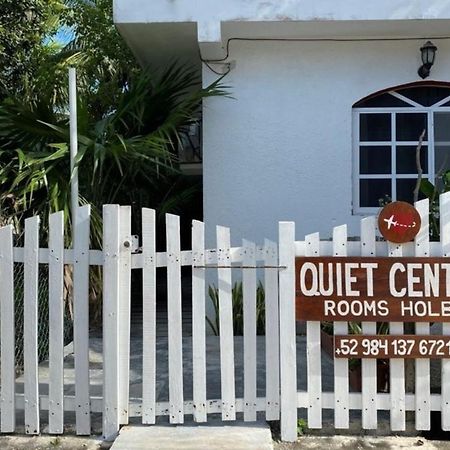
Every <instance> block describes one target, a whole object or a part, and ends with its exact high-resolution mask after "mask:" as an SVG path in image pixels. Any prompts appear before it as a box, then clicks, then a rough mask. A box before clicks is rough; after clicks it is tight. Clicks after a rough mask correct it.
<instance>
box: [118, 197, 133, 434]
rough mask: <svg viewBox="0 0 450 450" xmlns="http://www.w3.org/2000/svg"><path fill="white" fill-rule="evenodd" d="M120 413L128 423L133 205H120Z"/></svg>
mask: <svg viewBox="0 0 450 450" xmlns="http://www.w3.org/2000/svg"><path fill="white" fill-rule="evenodd" d="M119 259H120V269H119V270H120V297H119V414H120V424H121V425H123V424H127V423H128V398H129V394H130V322H131V206H121V207H120V256H119Z"/></svg>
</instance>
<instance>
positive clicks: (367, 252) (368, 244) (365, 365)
mask: <svg viewBox="0 0 450 450" xmlns="http://www.w3.org/2000/svg"><path fill="white" fill-rule="evenodd" d="M375 227H376V217H374V216H371V217H366V218H364V219H362V220H361V256H375V254H376V245H375ZM361 326H362V333H363V334H368V335H374V334H377V324H376V322H362V324H361ZM361 374H362V389H361V390H362V427H363V428H364V429H365V430H375V429H376V428H377V424H378V420H377V360H376V359H369V358H363V359H362V360H361Z"/></svg>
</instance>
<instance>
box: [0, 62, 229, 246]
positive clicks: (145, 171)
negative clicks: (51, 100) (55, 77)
mask: <svg viewBox="0 0 450 450" xmlns="http://www.w3.org/2000/svg"><path fill="white" fill-rule="evenodd" d="M196 86H198V76H197V72H196V71H195V70H194V69H185V68H183V67H182V66H180V65H177V64H173V65H171V66H170V67H168V68H167V69H165V70H164V71H162V72H160V73H158V74H155V73H152V72H149V71H144V72H141V73H138V74H136V75H135V76H133V78H131V79H130V81H129V83H128V84H127V85H126V86H124V88H123V90H122V93H121V95H120V98H119V99H118V103H117V106H116V108H115V109H113V110H111V111H105V112H104V114H103V115H102V116H101V117H100V118H92V117H91V116H90V114H89V108H88V105H86V104H85V103H84V102H83V99H82V98H81V101H80V105H79V117H78V123H79V154H78V160H77V165H78V169H79V179H80V196H81V198H80V201H81V202H82V203H83V202H89V203H91V204H92V205H93V215H94V217H99V211H100V208H101V205H102V204H104V203H114V202H121V203H127V204H134V203H136V197H138V198H139V199H140V201H139V204H140V206H144V205H146V206H159V207H160V208H162V209H166V208H164V206H163V205H155V203H154V201H153V202H150V199H151V198H153V199H164V201H165V202H166V203H170V202H171V201H172V202H173V198H171V197H170V196H169V197H167V195H166V194H167V191H168V190H169V191H170V186H172V185H173V184H174V180H175V179H176V178H177V177H179V171H178V167H177V145H178V143H179V142H180V140H181V135H182V134H183V133H184V132H185V130H187V128H188V127H189V125H190V124H192V123H193V122H194V121H196V120H198V118H199V109H200V106H201V102H202V99H203V98H205V97H208V96H213V95H226V87H225V86H223V85H221V83H220V80H219V81H217V82H215V83H213V84H212V85H210V86H208V87H207V88H199V87H196ZM68 136H69V130H68V114H67V111H66V110H63V109H61V108H57V107H55V106H53V105H49V104H48V103H45V102H44V103H40V102H39V103H37V104H36V106H33V107H30V105H29V104H23V103H20V102H19V101H13V100H11V99H8V100H6V101H4V102H3V104H1V105H0V192H1V194H0V202H1V203H0V204H1V206H2V211H3V215H5V213H6V215H8V217H10V219H14V220H15V221H16V224H17V225H19V224H21V223H22V220H23V218H25V217H27V216H29V215H32V214H40V215H41V216H42V218H43V219H44V220H45V218H46V217H47V216H48V214H49V213H50V212H52V211H57V210H64V211H66V213H68V212H69V205H70V200H69V199H70V167H69V150H68ZM145 193H147V194H145ZM173 194H174V195H175V196H176V197H180V198H183V195H181V194H180V192H177V191H176V190H175V192H174V193H173ZM186 195H189V190H188V192H187V194H186ZM184 198H185V196H184ZM66 218H67V221H68V220H69V214H66ZM96 222H97V229H96V230H95V232H94V234H93V236H94V237H95V239H94V241H95V244H96V245H99V244H100V231H101V230H100V225H101V224H100V221H99V220H97V221H96ZM67 225H68V227H67V231H68V232H70V223H69V222H67ZM44 229H45V227H44Z"/></svg>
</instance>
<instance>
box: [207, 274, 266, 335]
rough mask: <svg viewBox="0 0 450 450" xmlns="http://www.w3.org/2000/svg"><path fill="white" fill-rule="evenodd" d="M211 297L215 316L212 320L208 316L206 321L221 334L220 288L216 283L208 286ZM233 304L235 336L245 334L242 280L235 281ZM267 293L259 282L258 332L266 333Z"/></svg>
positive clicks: (215, 331) (214, 331) (257, 304)
mask: <svg viewBox="0 0 450 450" xmlns="http://www.w3.org/2000/svg"><path fill="white" fill-rule="evenodd" d="M208 294H209V298H210V299H211V301H212V304H213V306H214V318H213V319H212V320H211V319H210V318H209V317H206V321H207V322H208V324H209V326H210V327H211V330H212V332H213V333H214V334H215V335H216V336H219V334H220V312H219V289H218V288H217V287H216V286H215V285H210V286H209V288H208ZM232 304H233V333H234V335H235V336H242V335H243V334H244V295H243V291H242V282H240V281H238V282H236V283H234V285H233V288H232ZM265 315H266V310H265V293H264V286H263V285H262V283H261V282H258V286H257V288H256V334H258V335H263V334H265Z"/></svg>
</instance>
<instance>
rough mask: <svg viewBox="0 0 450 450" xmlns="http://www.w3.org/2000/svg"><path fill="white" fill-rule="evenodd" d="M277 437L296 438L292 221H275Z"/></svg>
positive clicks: (289, 439)
mask: <svg viewBox="0 0 450 450" xmlns="http://www.w3.org/2000/svg"><path fill="white" fill-rule="evenodd" d="M278 229H279V253H278V254H279V265H280V266H285V267H286V268H284V269H281V270H280V273H279V283H280V285H279V294H280V299H279V307H280V393H281V411H280V412H281V420H280V425H281V439H282V440H283V441H288V442H294V441H296V440H297V362H296V360H297V355H296V332H295V223H293V222H280V223H279V228H278Z"/></svg>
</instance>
